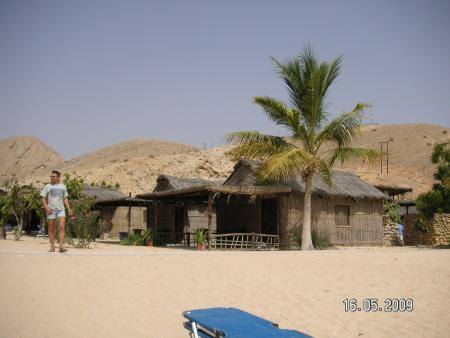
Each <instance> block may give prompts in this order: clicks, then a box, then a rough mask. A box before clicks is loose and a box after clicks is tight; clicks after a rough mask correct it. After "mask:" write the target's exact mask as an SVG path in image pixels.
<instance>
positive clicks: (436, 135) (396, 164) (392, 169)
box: [344, 124, 450, 198]
mask: <svg viewBox="0 0 450 338" xmlns="http://www.w3.org/2000/svg"><path fill="white" fill-rule="evenodd" d="M449 136H450V129H449V128H445V127H440V126H435V125H430V124H404V125H368V126H364V127H363V128H362V131H361V135H360V136H359V137H358V138H357V139H356V140H355V141H354V142H353V145H354V146H359V147H368V148H375V149H380V143H379V142H380V141H389V174H387V173H386V170H387V163H386V145H384V148H383V152H384V153H385V154H384V158H383V174H381V168H380V162H378V163H376V164H375V165H373V166H371V167H368V166H367V165H366V166H362V165H358V164H355V165H347V166H344V169H347V170H351V171H354V172H356V173H358V174H359V176H360V177H361V178H363V179H364V180H366V181H367V182H369V183H371V184H382V185H391V186H406V187H411V188H412V189H413V192H412V193H410V194H408V195H406V196H405V197H406V198H415V197H416V196H417V195H418V194H420V193H423V192H426V191H428V190H429V189H430V188H431V186H432V185H433V182H434V181H433V173H434V172H435V166H434V165H433V164H432V163H431V153H432V151H433V145H434V144H435V143H438V142H442V141H444V140H445V139H448V138H449Z"/></svg>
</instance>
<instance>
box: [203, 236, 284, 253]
mask: <svg viewBox="0 0 450 338" xmlns="http://www.w3.org/2000/svg"><path fill="white" fill-rule="evenodd" d="M279 248H280V237H279V236H278V235H265V234H257V233H254V232H251V233H232V234H215V235H212V236H211V247H210V249H234V250H274V249H279Z"/></svg>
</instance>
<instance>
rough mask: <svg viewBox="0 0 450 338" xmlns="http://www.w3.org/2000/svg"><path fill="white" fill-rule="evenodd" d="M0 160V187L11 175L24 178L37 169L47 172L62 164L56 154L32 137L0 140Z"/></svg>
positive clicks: (62, 160) (61, 159) (61, 160)
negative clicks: (44, 169) (43, 169)
mask: <svg viewBox="0 0 450 338" xmlns="http://www.w3.org/2000/svg"><path fill="white" fill-rule="evenodd" d="M0 159H1V161H0V185H3V184H5V182H6V180H7V179H8V178H9V177H10V176H11V175H13V174H15V175H16V176H17V177H19V178H24V177H25V176H29V175H30V174H34V173H36V172H37V171H38V170H39V169H42V168H46V169H47V170H49V169H51V168H54V167H56V166H58V165H60V164H62V163H63V162H64V159H63V158H62V157H61V156H60V155H59V154H58V153H57V152H55V151H54V150H53V149H51V148H50V147H48V146H47V145H45V144H44V143H43V142H42V141H40V140H38V139H37V138H34V137H9V138H6V139H2V140H0Z"/></svg>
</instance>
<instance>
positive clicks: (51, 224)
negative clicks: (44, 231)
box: [48, 219, 55, 250]
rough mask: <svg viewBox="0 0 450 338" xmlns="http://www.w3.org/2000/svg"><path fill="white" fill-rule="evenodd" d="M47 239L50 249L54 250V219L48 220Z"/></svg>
mask: <svg viewBox="0 0 450 338" xmlns="http://www.w3.org/2000/svg"><path fill="white" fill-rule="evenodd" d="M48 239H49V240H50V249H51V250H55V220H54V219H49V220H48Z"/></svg>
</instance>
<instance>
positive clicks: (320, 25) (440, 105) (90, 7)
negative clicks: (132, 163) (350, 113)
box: [0, 0, 450, 159]
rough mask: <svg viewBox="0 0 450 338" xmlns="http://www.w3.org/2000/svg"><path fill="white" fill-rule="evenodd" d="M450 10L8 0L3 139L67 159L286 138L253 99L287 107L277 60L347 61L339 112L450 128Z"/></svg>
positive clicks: (335, 92)
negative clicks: (165, 145) (142, 145)
mask: <svg viewBox="0 0 450 338" xmlns="http://www.w3.org/2000/svg"><path fill="white" fill-rule="evenodd" d="M449 14H450V2H449V1H360V0H359V1H261V0H259V1H243V0H241V1H213V0H209V1H206V0H205V1H196V0H191V1H159V2H157V1H130V0H128V1H125V0H123V1H111V0H108V1H96V0H89V1H64V0H56V1H45V0H42V1H35V0H34V1H32V0H30V1H21V0H0V138H4V137H9V136H13V135H31V136H35V137H38V138H40V139H41V140H43V141H44V142H46V143H47V144H48V145H50V146H51V147H53V148H54V149H55V150H56V151H58V152H59V153H60V154H61V155H62V156H63V157H65V158H66V159H68V158H71V157H73V156H76V155H80V154H82V153H85V152H88V151H91V150H94V149H96V148H100V147H104V146H107V145H110V144H112V143H117V142H121V141H125V140H129V139H134V138H158V139H164V140H172V141H177V142H182V143H187V144H192V145H194V146H197V147H202V144H203V143H204V142H205V143H207V144H208V146H210V145H212V144H213V145H218V144H220V143H222V142H223V135H224V134H225V133H227V132H230V131H236V130H262V131H264V132H269V133H275V134H281V133H283V131H282V130H279V129H276V128H274V127H273V125H272V124H271V123H270V122H269V121H267V120H266V118H265V117H264V115H263V114H262V112H261V111H260V110H259V108H258V107H257V106H255V105H254V104H253V103H252V97H253V96H256V95H271V96H275V97H279V98H286V93H285V89H284V87H283V84H282V82H281V81H280V80H279V79H278V78H277V75H276V73H275V71H274V67H273V65H272V63H271V61H270V57H271V56H274V57H276V58H278V59H280V60H286V59H287V58H290V57H292V56H294V55H296V54H298V53H299V52H301V51H302V49H303V47H304V45H305V43H307V42H309V43H310V44H311V45H312V47H313V48H314V50H315V51H316V53H317V54H318V55H319V57H320V58H322V59H327V60H329V59H331V58H333V57H336V56H338V55H340V54H342V55H343V57H344V63H343V67H342V75H341V77H340V78H339V80H338V82H337V84H336V85H335V86H334V88H332V91H331V95H330V97H329V99H330V101H331V103H332V105H331V109H330V110H331V111H332V112H335V113H339V112H342V111H345V110H349V109H351V108H352V107H353V106H354V104H355V103H357V102H358V101H362V102H370V103H372V104H373V109H372V111H371V112H370V113H371V114H372V115H373V120H374V122H377V123H432V124H439V125H443V126H447V127H448V126H449V125H450V117H449V116H450V113H449V107H450V85H449V80H450V42H449V41H450V38H449V37H450V20H449Z"/></svg>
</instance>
